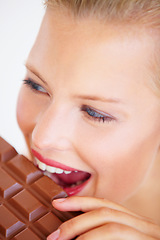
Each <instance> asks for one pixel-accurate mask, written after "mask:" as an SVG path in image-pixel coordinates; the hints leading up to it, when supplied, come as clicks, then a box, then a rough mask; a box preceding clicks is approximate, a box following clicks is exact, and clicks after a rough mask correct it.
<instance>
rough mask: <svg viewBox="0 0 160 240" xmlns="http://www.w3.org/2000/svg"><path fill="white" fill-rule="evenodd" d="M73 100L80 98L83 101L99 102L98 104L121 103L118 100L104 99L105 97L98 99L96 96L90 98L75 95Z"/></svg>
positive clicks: (88, 96)
mask: <svg viewBox="0 0 160 240" xmlns="http://www.w3.org/2000/svg"><path fill="white" fill-rule="evenodd" d="M74 97H75V98H80V99H84V100H91V101H100V102H108V103H121V104H123V102H122V101H121V100H120V99H118V98H105V97H98V96H90V95H78V96H77V95H75V96H74Z"/></svg>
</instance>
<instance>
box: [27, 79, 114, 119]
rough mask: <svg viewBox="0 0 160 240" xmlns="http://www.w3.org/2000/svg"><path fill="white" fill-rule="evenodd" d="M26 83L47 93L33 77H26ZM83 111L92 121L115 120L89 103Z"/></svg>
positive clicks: (37, 90) (82, 108)
mask: <svg viewBox="0 0 160 240" xmlns="http://www.w3.org/2000/svg"><path fill="white" fill-rule="evenodd" d="M23 82H24V84H26V85H27V86H28V87H29V88H30V89H31V90H32V91H35V92H37V93H38V92H40V93H47V92H46V91H45V90H44V89H43V87H41V85H39V84H37V83H35V82H34V81H33V80H31V79H25V80H23ZM81 111H82V112H84V113H85V115H86V117H87V118H89V119H90V120H92V121H98V122H102V123H105V122H107V123H108V122H111V121H114V120H115V118H114V117H112V116H110V115H108V114H106V115H105V114H102V113H99V112H97V111H96V110H95V109H93V108H91V107H89V106H87V105H83V106H82V107H81Z"/></svg>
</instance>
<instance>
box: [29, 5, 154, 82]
mask: <svg viewBox="0 0 160 240" xmlns="http://www.w3.org/2000/svg"><path fill="white" fill-rule="evenodd" d="M154 40H155V39H154V38H153V34H150V32H149V30H146V29H142V28H141V29H139V28H138V27H137V26H127V25H119V26H115V25H114V24H111V23H110V24H102V23H100V22H99V21H97V20H96V19H93V18H92V19H91V18H87V19H77V18H74V17H73V16H72V15H71V13H69V12H62V11H54V10H53V9H47V11H46V14H45V16H44V20H43V22H42V26H41V29H40V32H39V35H38V38H37V41H36V43H35V45H34V47H33V49H32V51H31V54H30V56H29V63H30V64H31V65H32V63H33V65H36V68H38V69H42V65H43V67H44V65H45V68H44V69H46V74H47V75H49V73H51V74H52V77H53V76H57V75H61V78H65V76H67V77H68V78H69V77H70V78H72V77H73V76H74V77H75V78H76V77H77V78H79V79H81V78H82V77H83V78H84V79H85V80H86V81H87V79H90V74H91V73H93V69H94V76H93V75H92V83H93V81H94V78H95V79H96V78H97V77H98V78H99V79H100V76H101V73H102V72H103V73H104V72H105V73H106V76H105V78H112V77H113V76H114V77H115V75H116V78H118V77H119V75H123V74H124V75H125V74H126V69H127V68H128V69H130V74H131V75H132V78H134V79H136V78H137V72H139V77H140V76H141V75H142V77H141V79H144V75H145V74H148V73H149V72H150V70H151V63H152V62H153V61H154V52H155V41H154ZM38 55H41V58H39V56H38ZM44 60H45V61H44ZM62 69H63V70H62ZM63 73H64V75H65V76H63ZM50 77H51V75H50ZM57 77H59V76H57Z"/></svg>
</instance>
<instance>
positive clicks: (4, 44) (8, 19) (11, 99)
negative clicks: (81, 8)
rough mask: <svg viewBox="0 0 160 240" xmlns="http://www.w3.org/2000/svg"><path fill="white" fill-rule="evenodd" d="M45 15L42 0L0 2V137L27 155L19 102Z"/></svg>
mask: <svg viewBox="0 0 160 240" xmlns="http://www.w3.org/2000/svg"><path fill="white" fill-rule="evenodd" d="M44 12H45V8H44V6H43V3H42V0H3V1H2V0H0V136H2V137H3V138H4V139H5V140H7V141H8V142H9V143H10V144H11V145H12V146H14V147H15V148H16V150H17V151H18V152H19V153H23V154H24V155H27V150H26V146H25V141H24V139H23V135H22V133H21V131H20V129H19V127H18V124H17V120H16V102H17V97H18V92H19V89H20V86H21V84H22V80H23V78H24V76H25V67H24V63H25V61H26V59H27V56H28V53H29V51H30V49H31V47H32V45H33V43H34V40H35V38H36V35H37V33H38V30H39V27H40V24H41V20H42V17H43V15H44Z"/></svg>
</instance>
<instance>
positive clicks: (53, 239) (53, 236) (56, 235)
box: [47, 229, 60, 240]
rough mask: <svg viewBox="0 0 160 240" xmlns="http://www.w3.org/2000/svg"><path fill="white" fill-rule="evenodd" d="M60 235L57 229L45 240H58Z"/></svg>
mask: <svg viewBox="0 0 160 240" xmlns="http://www.w3.org/2000/svg"><path fill="white" fill-rule="evenodd" d="M59 235H60V229H58V230H57V231H55V232H53V233H52V234H50V235H49V236H48V238H47V240H58V238H59Z"/></svg>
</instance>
